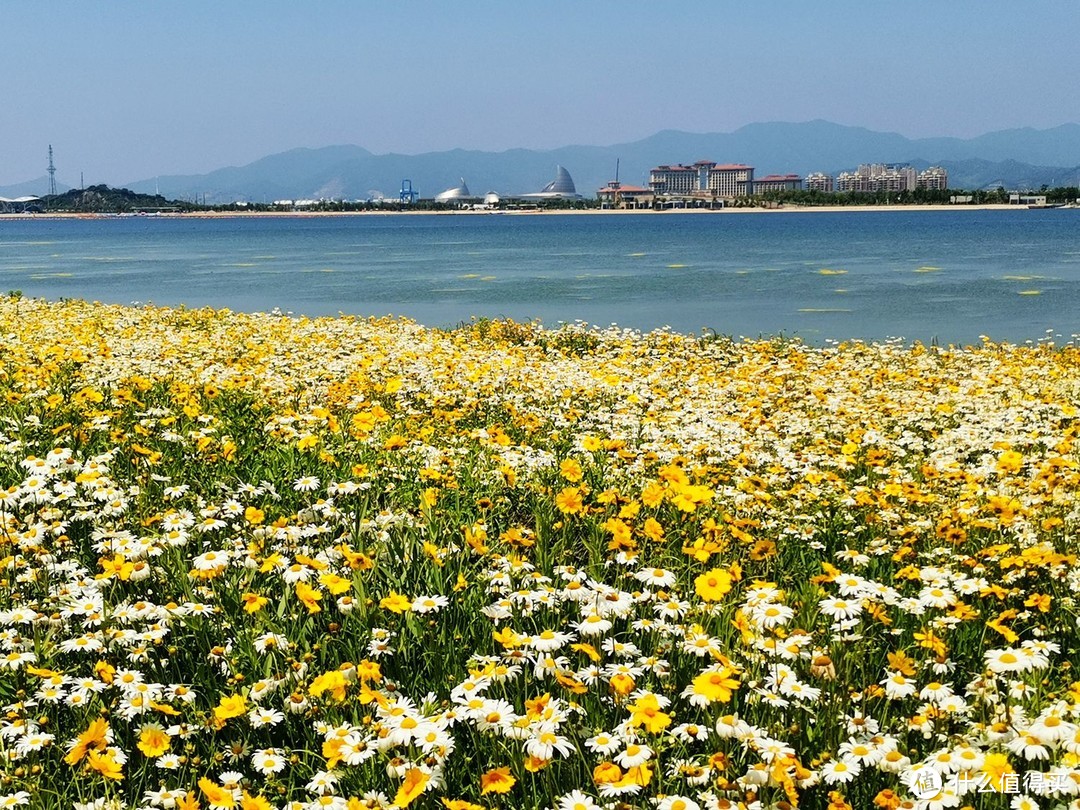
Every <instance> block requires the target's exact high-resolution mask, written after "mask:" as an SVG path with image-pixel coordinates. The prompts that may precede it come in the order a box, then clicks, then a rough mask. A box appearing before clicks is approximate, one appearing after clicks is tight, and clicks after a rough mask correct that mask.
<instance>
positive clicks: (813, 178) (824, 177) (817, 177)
mask: <svg viewBox="0 0 1080 810" xmlns="http://www.w3.org/2000/svg"><path fill="white" fill-rule="evenodd" d="M806 190H807V191H828V192H831V191H832V190H833V178H832V175H831V174H825V173H824V172H811V173H810V174H808V175H806Z"/></svg>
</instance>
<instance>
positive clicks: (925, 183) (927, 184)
mask: <svg viewBox="0 0 1080 810" xmlns="http://www.w3.org/2000/svg"><path fill="white" fill-rule="evenodd" d="M948 187H949V173H948V172H946V171H945V170H944V169H943V168H942V167H941V166H931V167H930V168H929V169H927V170H926V171H922V172H919V176H918V177H917V178H916V179H915V188H925V189H927V190H928V191H944V190H945V189H947V188H948Z"/></svg>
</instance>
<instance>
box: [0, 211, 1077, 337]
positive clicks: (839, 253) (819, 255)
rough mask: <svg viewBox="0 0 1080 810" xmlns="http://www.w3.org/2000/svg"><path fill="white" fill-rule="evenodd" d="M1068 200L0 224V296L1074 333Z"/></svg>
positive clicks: (317, 311) (434, 315)
mask: <svg viewBox="0 0 1080 810" xmlns="http://www.w3.org/2000/svg"><path fill="white" fill-rule="evenodd" d="M1078 226H1080V210H1075V209H1059V210H1043V211H1031V210H1026V209H1024V210H1016V211H865V212H854V211H853V212H837V213H829V212H781V213H772V214H756V215H755V214H747V215H734V214H674V213H673V214H663V215H656V214H641V215H632V214H625V215H612V216H583V215H565V216H560V215H543V216H530V215H488V216H482V215H477V216H418V215H410V214H404V215H397V216H356V217H319V218H269V217H249V218H243V217H238V218H219V219H201V218H167V217H118V218H107V219H93V220H81V219H80V220H75V219H65V220H56V219H43V218H39V219H32V220H14V219H12V220H3V221H0V292H3V291H5V290H21V291H22V292H23V294H24V295H29V296H42V297H46V298H50V299H57V298H85V299H90V300H97V301H105V302H112V303H123V304H127V303H132V302H142V303H149V302H153V303H155V304H164V305H178V304H184V305H187V306H189V307H202V306H212V307H218V308H220V307H228V308H230V309H233V310H242V311H269V310H272V309H274V308H278V309H281V310H284V311H290V312H293V313H296V314H306V315H327V314H337V313H339V312H343V313H347V314H357V315H387V314H392V315H404V316H407V317H410V318H414V319H416V320H418V321H420V322H421V323H425V324H428V325H430V326H440V327H445V326H454V325H457V324H459V323H461V322H465V321H468V320H469V319H470V318H473V317H488V318H495V317H511V318H514V319H517V320H527V319H533V318H538V319H540V320H542V321H543V323H544V324H545V325H548V326H555V325H557V324H558V323H559V322H561V321H575V320H584V321H588V322H589V323H593V324H598V325H600V326H607V325H609V324H611V323H618V324H619V325H620V326H625V327H631V328H635V329H641V330H651V329H655V328H659V327H663V326H669V327H671V328H672V329H674V330H676V331H680V332H694V333H699V332H700V331H701V330H702V329H711V330H715V331H716V332H718V333H722V334H732V335H745V336H753V337H756V336H758V335H770V334H780V333H782V334H785V335H798V336H800V337H802V338H803V339H804V340H806V341H808V342H810V343H822V342H824V341H825V340H826V339H846V338H862V339H868V340H881V339H885V338H889V337H903V338H906V339H907V340H922V341H924V342H929V341H931V340H937V341H939V342H942V343H949V342H958V343H973V342H977V341H978V339H979V336H980V335H989V336H990V337H991V338H993V339H994V340H1008V341H1014V342H1021V341H1025V340H1038V339H1040V338H1044V337H1046V336H1047V334H1048V331H1047V330H1052V332H1051V334H1056V335H1061V336H1062V337H1061V338H1060V339H1061V340H1067V339H1068V337H1069V336H1070V335H1072V334H1073V333H1078V332H1080V306H1078V304H1080V239H1078V238H1077V234H1078Z"/></svg>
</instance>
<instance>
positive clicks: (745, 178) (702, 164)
mask: <svg viewBox="0 0 1080 810" xmlns="http://www.w3.org/2000/svg"><path fill="white" fill-rule="evenodd" d="M649 188H651V189H652V190H653V192H654V193H655V194H656V195H657V196H665V195H666V196H679V197H690V196H693V197H748V196H750V195H751V194H753V193H754V167H753V166H745V165H743V164H742V163H713V162H712V161H711V160H699V161H698V162H697V163H694V164H692V165H690V166H683V165H682V164H678V165H675V166H657V167H656V168H654V169H653V170H652V171H651V172H649Z"/></svg>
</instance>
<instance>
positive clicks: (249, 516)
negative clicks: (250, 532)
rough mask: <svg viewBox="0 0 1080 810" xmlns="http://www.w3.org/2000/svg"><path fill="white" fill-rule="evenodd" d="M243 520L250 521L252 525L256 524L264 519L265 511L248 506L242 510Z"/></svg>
mask: <svg viewBox="0 0 1080 810" xmlns="http://www.w3.org/2000/svg"><path fill="white" fill-rule="evenodd" d="M244 520H246V521H247V522H248V523H250V524H251V525H252V526H258V525H259V524H260V523H262V522H263V521H264V520H266V513H265V512H263V510H262V509H257V508H255V507H254V506H249V507H248V508H247V509H245V510H244Z"/></svg>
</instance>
